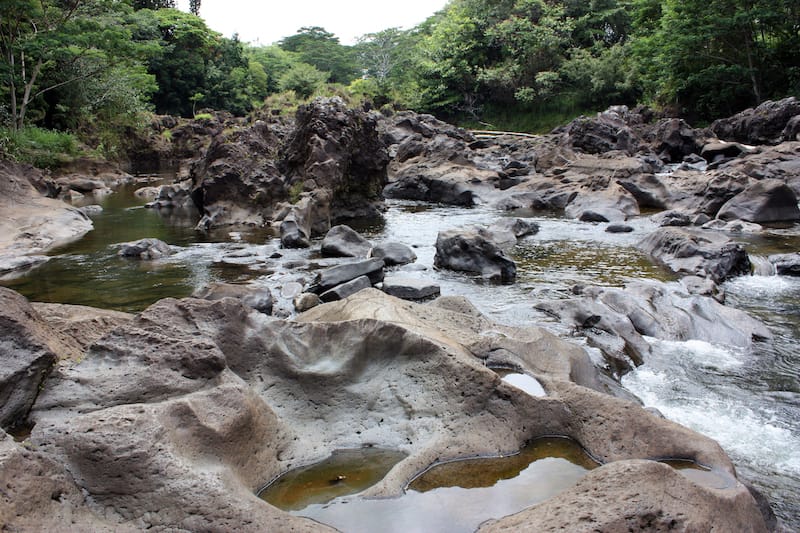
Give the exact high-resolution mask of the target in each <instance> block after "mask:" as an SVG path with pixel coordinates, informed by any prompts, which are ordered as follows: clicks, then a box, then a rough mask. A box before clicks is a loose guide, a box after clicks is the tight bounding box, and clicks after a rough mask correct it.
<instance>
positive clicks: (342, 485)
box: [259, 448, 406, 511]
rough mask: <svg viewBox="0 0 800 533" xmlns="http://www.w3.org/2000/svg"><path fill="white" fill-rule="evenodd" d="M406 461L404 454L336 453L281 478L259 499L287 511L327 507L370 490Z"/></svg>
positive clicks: (365, 450) (371, 450)
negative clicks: (339, 499) (310, 507)
mask: <svg viewBox="0 0 800 533" xmlns="http://www.w3.org/2000/svg"><path fill="white" fill-rule="evenodd" d="M405 457H406V454H405V453H403V452H399V451H396V450H385V449H381V448H360V449H356V450H335V451H334V452H333V453H332V454H331V456H330V457H328V458H327V459H325V460H324V461H321V462H319V463H316V464H313V465H310V466H306V467H303V468H297V469H295V470H291V471H289V472H287V473H286V474H284V475H282V476H281V477H279V478H278V479H276V480H275V481H274V482H272V483H271V484H270V485H269V486H267V487H266V488H265V489H264V490H262V491H261V492H260V493H259V497H260V498H262V499H263V500H265V501H267V502H269V503H271V504H272V505H274V506H275V507H278V508H279V509H283V510H284V511H297V510H301V509H304V508H306V507H308V506H309V505H312V504H325V503H328V502H329V501H331V500H333V499H334V498H337V497H340V496H345V495H349V494H356V493H358V492H361V491H363V490H364V489H366V488H368V487H371V486H372V485H374V484H375V483H377V482H378V481H380V480H381V479H383V477H384V476H385V475H386V474H387V473H388V472H389V470H391V469H392V467H393V466H394V465H396V464H397V463H399V462H400V461H402V460H403V459H404V458H405Z"/></svg>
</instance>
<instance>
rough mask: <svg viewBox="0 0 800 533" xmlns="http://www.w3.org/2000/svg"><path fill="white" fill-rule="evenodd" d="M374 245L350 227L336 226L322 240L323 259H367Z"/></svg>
mask: <svg viewBox="0 0 800 533" xmlns="http://www.w3.org/2000/svg"><path fill="white" fill-rule="evenodd" d="M371 248H372V244H370V242H369V241H368V240H367V239H365V238H364V237H362V236H361V235H360V234H359V233H358V232H357V231H356V230H354V229H353V228H351V227H350V226H345V225H339V226H334V227H332V228H331V229H330V231H328V233H327V235H325V238H324V239H323V240H322V249H321V251H322V256H323V257H367V254H368V253H369V251H370V249H371Z"/></svg>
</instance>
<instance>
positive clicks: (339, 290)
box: [319, 276, 372, 302]
mask: <svg viewBox="0 0 800 533" xmlns="http://www.w3.org/2000/svg"><path fill="white" fill-rule="evenodd" d="M370 287H372V282H371V281H370V280H369V278H368V277H367V276H359V277H357V278H356V279H352V280H350V281H347V282H345V283H342V284H341V285H337V286H336V287H334V288H332V289H329V290H327V291H325V292H323V293H322V294H320V295H319V299H320V300H322V301H323V302H334V301H336V300H344V299H345V298H347V297H348V296H352V295H353V294H355V293H357V292H358V291H360V290H363V289H368V288H370Z"/></svg>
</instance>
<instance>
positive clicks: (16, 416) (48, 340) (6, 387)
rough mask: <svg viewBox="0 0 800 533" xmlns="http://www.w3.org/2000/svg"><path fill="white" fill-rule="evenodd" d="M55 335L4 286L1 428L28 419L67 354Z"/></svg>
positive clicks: (0, 295)
mask: <svg viewBox="0 0 800 533" xmlns="http://www.w3.org/2000/svg"><path fill="white" fill-rule="evenodd" d="M63 351H64V348H63V346H62V345H61V342H60V341H59V339H58V337H57V336H56V334H55V332H54V331H53V330H52V329H51V328H50V327H49V326H48V325H47V324H46V323H45V322H44V321H43V320H42V319H41V317H40V316H39V315H38V313H36V311H35V310H34V309H33V308H32V307H31V305H30V304H29V303H28V301H27V300H26V299H25V298H24V297H23V296H22V295H20V294H18V293H16V292H15V291H12V290H11V289H6V288H4V287H0V426H2V427H3V428H8V427H11V426H14V425H15V424H18V423H21V422H23V421H24V420H25V417H26V416H27V414H28V411H29V410H30V408H31V406H32V405H33V402H34V400H35V399H36V396H37V395H38V394H39V387H40V385H41V383H42V381H43V380H44V378H45V376H46V375H47V373H48V372H50V369H51V367H52V366H53V365H54V364H55V362H56V360H57V359H58V357H59V355H62V354H60V353H58V352H63Z"/></svg>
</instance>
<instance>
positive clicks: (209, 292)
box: [192, 282, 273, 315]
mask: <svg viewBox="0 0 800 533" xmlns="http://www.w3.org/2000/svg"><path fill="white" fill-rule="evenodd" d="M192 297H193V298H202V299H203V300H212V301H213V300H220V299H222V298H235V299H236V300H239V301H241V302H242V303H243V304H244V305H246V306H248V307H252V308H253V309H255V310H256V311H259V312H261V313H264V314H265V315H269V314H272V305H273V299H272V292H270V290H269V288H267V287H259V286H256V285H234V284H232V283H219V282H215V283H210V284H209V285H206V286H205V287H201V288H199V289H197V290H196V291H194V293H193V294H192Z"/></svg>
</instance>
